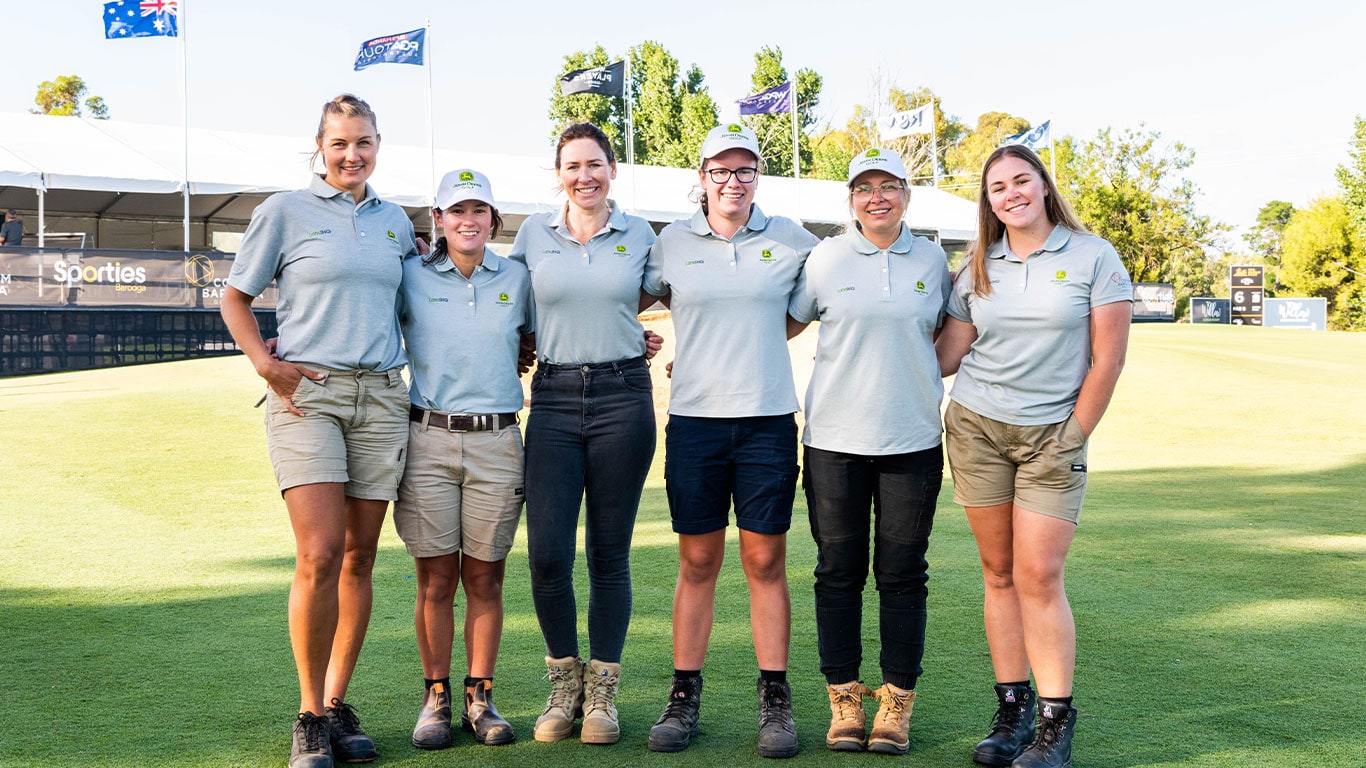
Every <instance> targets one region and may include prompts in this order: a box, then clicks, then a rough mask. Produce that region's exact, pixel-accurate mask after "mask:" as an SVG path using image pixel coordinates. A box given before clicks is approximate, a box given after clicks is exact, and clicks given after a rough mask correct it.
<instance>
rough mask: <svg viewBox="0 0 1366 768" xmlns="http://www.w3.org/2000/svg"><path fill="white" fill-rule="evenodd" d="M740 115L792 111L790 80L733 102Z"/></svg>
mask: <svg viewBox="0 0 1366 768" xmlns="http://www.w3.org/2000/svg"><path fill="white" fill-rule="evenodd" d="M735 103H736V104H739V105H740V114H742V115H772V114H776V113H779V112H791V111H792V81H791V80H788V81H787V82H785V83H783V84H781V85H775V86H773V87H772V88H769V89H768V90H767V91H764V92H763V93H756V94H754V95H753V96H746V97H745V98H743V99H740V100H739V101H736V102H735Z"/></svg>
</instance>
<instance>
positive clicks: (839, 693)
mask: <svg viewBox="0 0 1366 768" xmlns="http://www.w3.org/2000/svg"><path fill="white" fill-rule="evenodd" d="M825 690H826V693H829V694H830V730H829V731H827V732H826V734H825V746H827V747H829V748H830V749H833V750H835V751H836V752H862V751H863V742H864V739H865V738H866V736H867V726H866V724H867V722H868V716H867V714H865V713H864V711H863V697H864V696H872V695H873V691H872V689H871V688H869V687H868V686H866V685H864V684H863V683H860V682H859V681H857V680H855V681H854V682H852V683H844V684H842V685H827V686H825Z"/></svg>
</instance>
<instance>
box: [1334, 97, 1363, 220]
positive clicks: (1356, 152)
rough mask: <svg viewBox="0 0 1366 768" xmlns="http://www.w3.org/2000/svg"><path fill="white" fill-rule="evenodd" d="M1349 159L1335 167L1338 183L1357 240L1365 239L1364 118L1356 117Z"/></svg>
mask: <svg viewBox="0 0 1366 768" xmlns="http://www.w3.org/2000/svg"><path fill="white" fill-rule="evenodd" d="M1347 154H1348V156H1349V157H1350V158H1351V160H1350V161H1349V162H1348V163H1347V164H1346V165H1340V166H1338V169H1337V177H1338V184H1339V185H1340V186H1341V187H1342V202H1343V204H1344V205H1346V206H1347V215H1348V217H1350V218H1351V220H1352V227H1353V228H1354V229H1355V230H1356V236H1357V238H1358V240H1362V241H1366V120H1363V119H1362V118H1360V117H1358V118H1357V119H1356V130H1355V131H1353V133H1352V148H1351V149H1350V150H1349V151H1348V153H1347Z"/></svg>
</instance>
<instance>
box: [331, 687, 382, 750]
mask: <svg viewBox="0 0 1366 768" xmlns="http://www.w3.org/2000/svg"><path fill="white" fill-rule="evenodd" d="M327 728H328V732H329V734H330V735H331V737H332V758H333V760H335V761H336V762H338V763H368V762H370V761H371V760H374V759H375V758H376V757H379V753H377V752H375V742H374V740H372V739H371V738H370V737H369V736H367V735H365V731H362V730H361V728H360V720H359V719H358V718H357V717H356V710H355V709H354V708H353V707H352V706H351V705H350V704H347V703H346V702H343V701H340V700H338V699H337V698H336V697H333V698H332V706H330V707H328V708H327Z"/></svg>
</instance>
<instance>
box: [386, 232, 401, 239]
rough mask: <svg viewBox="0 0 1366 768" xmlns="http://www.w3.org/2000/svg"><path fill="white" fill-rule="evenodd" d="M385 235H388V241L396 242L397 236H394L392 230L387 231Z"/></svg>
mask: <svg viewBox="0 0 1366 768" xmlns="http://www.w3.org/2000/svg"><path fill="white" fill-rule="evenodd" d="M386 234H388V235H389V239H390V240H394V241H397V240H398V235H396V234H394V230H392V229H391V230H389V231H388V232H387V233H386Z"/></svg>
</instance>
